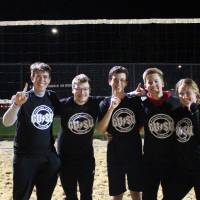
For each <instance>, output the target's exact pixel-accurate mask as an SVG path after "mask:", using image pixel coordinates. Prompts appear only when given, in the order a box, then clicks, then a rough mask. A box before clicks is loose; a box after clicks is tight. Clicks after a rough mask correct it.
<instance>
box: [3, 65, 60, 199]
mask: <svg viewBox="0 0 200 200" xmlns="http://www.w3.org/2000/svg"><path fill="white" fill-rule="evenodd" d="M30 70H31V81H32V83H33V88H32V89H31V90H30V91H27V87H28V85H27V84H26V86H25V88H24V90H23V91H21V92H17V93H16V95H15V96H14V98H13V104H12V105H11V107H10V108H9V109H8V111H7V112H6V113H5V114H4V116H3V124H4V125H5V126H11V125H13V124H14V123H15V122H16V121H17V130H16V135H15V138H14V159H13V199H14V200H22V199H23V200H28V199H29V198H30V196H31V193H32V190H33V187H34V186H36V193H37V199H38V200H50V199H51V197H52V193H53V190H54V187H55V185H56V182H57V174H58V170H59V166H60V161H59V158H58V156H57V154H56V151H55V148H54V139H53V135H52V123H53V117H54V114H55V112H57V110H58V109H59V107H58V105H59V104H58V103H59V102H58V99H57V97H56V95H55V93H54V92H52V91H48V90H46V88H47V86H48V85H49V83H50V80H51V68H50V66H49V65H47V64H46V63H39V62H38V63H33V64H32V65H31V66H30Z"/></svg>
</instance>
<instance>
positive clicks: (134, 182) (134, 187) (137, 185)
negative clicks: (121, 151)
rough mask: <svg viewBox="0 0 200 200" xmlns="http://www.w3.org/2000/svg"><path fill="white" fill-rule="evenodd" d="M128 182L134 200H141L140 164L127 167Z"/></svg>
mask: <svg viewBox="0 0 200 200" xmlns="http://www.w3.org/2000/svg"><path fill="white" fill-rule="evenodd" d="M127 181H128V187H129V190H130V194H131V198H132V200H141V199H142V197H141V191H142V167H141V166H140V163H138V166H136V164H134V165H132V166H128V167H127Z"/></svg>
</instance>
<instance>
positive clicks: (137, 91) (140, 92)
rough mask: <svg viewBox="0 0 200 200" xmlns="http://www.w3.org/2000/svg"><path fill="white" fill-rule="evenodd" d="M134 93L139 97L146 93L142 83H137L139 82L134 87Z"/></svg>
mask: <svg viewBox="0 0 200 200" xmlns="http://www.w3.org/2000/svg"><path fill="white" fill-rule="evenodd" d="M134 94H135V95H136V96H140V97H141V96H145V95H146V91H145V89H144V88H143V87H142V84H141V83H139V84H138V85H137V88H136V89H135V91H134Z"/></svg>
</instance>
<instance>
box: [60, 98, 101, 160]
mask: <svg viewBox="0 0 200 200" xmlns="http://www.w3.org/2000/svg"><path fill="white" fill-rule="evenodd" d="M102 99H104V97H93V96H90V97H89V99H88V101H87V102H86V103H85V104H84V105H78V104H76V103H75V102H74V98H73V97H70V98H67V99H64V100H63V101H62V112H61V127H62V130H61V133H60V135H59V138H58V152H59V154H60V156H61V158H63V159H66V160H77V159H84V158H86V157H87V158H89V157H92V158H93V156H94V155H93V146H92V137H93V133H94V127H95V123H96V119H97V114H98V108H99V103H100V101H101V100H102Z"/></svg>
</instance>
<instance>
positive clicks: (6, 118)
mask: <svg viewBox="0 0 200 200" xmlns="http://www.w3.org/2000/svg"><path fill="white" fill-rule="evenodd" d="M19 109H20V106H17V105H15V104H14V103H13V104H12V105H11V106H10V108H9V109H8V110H7V111H6V112H5V114H4V115H3V120H2V123H3V125H4V126H6V127H8V126H12V125H13V124H14V123H15V122H16V120H17V114H18V112H19Z"/></svg>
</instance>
